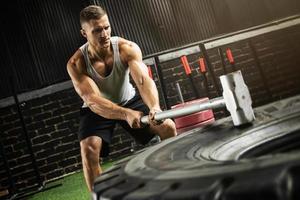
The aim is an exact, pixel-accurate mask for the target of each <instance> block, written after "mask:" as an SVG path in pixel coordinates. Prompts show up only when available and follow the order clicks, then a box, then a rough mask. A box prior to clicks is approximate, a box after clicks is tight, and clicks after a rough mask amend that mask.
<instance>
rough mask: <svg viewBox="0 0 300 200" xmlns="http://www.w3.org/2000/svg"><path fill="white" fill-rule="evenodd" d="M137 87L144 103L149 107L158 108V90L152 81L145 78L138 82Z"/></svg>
mask: <svg viewBox="0 0 300 200" xmlns="http://www.w3.org/2000/svg"><path fill="white" fill-rule="evenodd" d="M137 87H138V89H139V92H140V94H141V96H142V99H143V101H144V103H145V104H146V105H147V106H148V107H149V109H152V108H156V109H160V106H159V99H158V91H157V88H156V86H155V84H154V82H153V81H152V80H151V79H150V78H149V79H145V80H144V81H143V82H142V83H140V84H138V85H137Z"/></svg>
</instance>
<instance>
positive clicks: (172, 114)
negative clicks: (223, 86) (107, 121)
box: [141, 97, 225, 124]
mask: <svg viewBox="0 0 300 200" xmlns="http://www.w3.org/2000/svg"><path fill="white" fill-rule="evenodd" d="M221 107H225V100H224V98H223V97H219V98H215V99H211V100H209V101H208V102H202V103H193V104H191V105H186V106H184V107H181V108H175V109H171V110H165V111H162V112H159V113H156V114H155V115H154V119H155V120H157V121H160V120H164V119H168V118H176V117H181V116H185V115H189V114H193V113H196V112H200V111H203V110H209V109H214V108H221ZM148 118H149V116H148V115H147V116H143V117H142V118H141V122H142V123H143V124H149V119H148Z"/></svg>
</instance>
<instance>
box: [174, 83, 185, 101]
mask: <svg viewBox="0 0 300 200" xmlns="http://www.w3.org/2000/svg"><path fill="white" fill-rule="evenodd" d="M176 89H177V93H178V95H179V99H180V102H181V103H184V99H183V96H182V93H181V89H180V85H179V83H178V82H177V83H176Z"/></svg>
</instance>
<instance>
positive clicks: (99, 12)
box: [80, 5, 107, 25]
mask: <svg viewBox="0 0 300 200" xmlns="http://www.w3.org/2000/svg"><path fill="white" fill-rule="evenodd" d="M106 14H107V13H106V11H105V10H104V9H103V8H102V7H100V6H96V5H89V6H87V7H85V8H84V9H82V10H81V11H80V24H81V25H82V24H83V23H85V22H88V21H90V20H92V19H100V18H101V17H103V16H104V15H106Z"/></svg>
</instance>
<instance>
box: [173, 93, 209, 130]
mask: <svg viewBox="0 0 300 200" xmlns="http://www.w3.org/2000/svg"><path fill="white" fill-rule="evenodd" d="M206 101H208V98H207V97H206V98H201V99H196V100H192V101H188V102H185V103H182V104H178V105H175V106H172V109H173V108H182V107H185V106H187V105H191V104H194V103H202V102H206ZM212 118H214V114H213V111H212V110H211V109H210V110H204V111H200V112H196V113H193V114H190V115H186V116H182V117H178V118H175V124H176V128H177V129H180V128H183V127H188V126H192V125H195V124H199V123H201V122H204V121H207V120H209V119H212Z"/></svg>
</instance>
